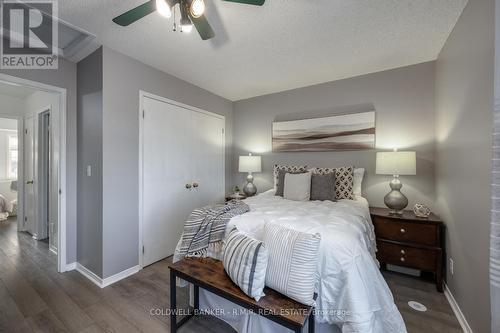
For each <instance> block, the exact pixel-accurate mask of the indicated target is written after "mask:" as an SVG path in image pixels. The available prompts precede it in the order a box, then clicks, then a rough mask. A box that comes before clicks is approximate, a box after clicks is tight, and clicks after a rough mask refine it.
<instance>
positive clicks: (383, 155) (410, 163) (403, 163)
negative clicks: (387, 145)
mask: <svg viewBox="0 0 500 333" xmlns="http://www.w3.org/2000/svg"><path fill="white" fill-rule="evenodd" d="M375 173H376V174H377V175H399V176H401V175H403V176H410V175H416V174H417V158H416V154H415V152H414V151H391V152H378V153H377V166H376V171H375Z"/></svg>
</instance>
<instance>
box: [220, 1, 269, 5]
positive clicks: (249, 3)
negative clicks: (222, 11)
mask: <svg viewBox="0 0 500 333" xmlns="http://www.w3.org/2000/svg"><path fill="white" fill-rule="evenodd" d="M224 1H228V2H237V3H244V4H246V5H255V6H262V5H263V4H264V2H266V0H224Z"/></svg>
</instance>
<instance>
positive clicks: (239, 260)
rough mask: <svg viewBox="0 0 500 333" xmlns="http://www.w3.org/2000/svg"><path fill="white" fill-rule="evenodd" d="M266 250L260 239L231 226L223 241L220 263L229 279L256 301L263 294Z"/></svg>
mask: <svg viewBox="0 0 500 333" xmlns="http://www.w3.org/2000/svg"><path fill="white" fill-rule="evenodd" d="M267 258H268V252H267V249H266V247H265V246H264V244H263V243H262V242H261V241H258V240H256V239H253V238H251V237H248V236H247V235H245V234H243V233H241V232H239V231H238V229H237V228H233V230H231V232H230V233H229V235H228V236H227V237H226V239H225V240H224V243H223V255H222V264H223V265H224V269H225V271H226V273H227V274H228V275H229V277H230V278H231V280H232V281H233V282H234V283H235V284H236V285H237V286H238V287H240V289H241V290H242V291H243V292H244V293H245V294H247V295H248V296H250V297H252V298H254V299H255V300H256V301H257V302H258V301H259V299H260V298H261V297H262V296H264V293H263V290H264V287H265V280H266V268H267Z"/></svg>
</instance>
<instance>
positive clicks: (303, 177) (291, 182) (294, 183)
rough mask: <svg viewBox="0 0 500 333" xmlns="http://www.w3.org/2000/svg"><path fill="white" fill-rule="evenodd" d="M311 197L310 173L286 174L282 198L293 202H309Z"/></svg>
mask: <svg viewBox="0 0 500 333" xmlns="http://www.w3.org/2000/svg"><path fill="white" fill-rule="evenodd" d="M310 197H311V173H310V172H306V173H298V174H293V173H287V174H285V184H284V188H283V198H285V199H288V200H295V201H309V199H310Z"/></svg>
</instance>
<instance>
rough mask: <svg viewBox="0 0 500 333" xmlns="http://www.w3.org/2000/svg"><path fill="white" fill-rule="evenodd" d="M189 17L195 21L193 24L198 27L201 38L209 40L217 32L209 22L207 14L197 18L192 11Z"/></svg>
mask: <svg viewBox="0 0 500 333" xmlns="http://www.w3.org/2000/svg"><path fill="white" fill-rule="evenodd" d="M189 18H190V19H191V22H193V25H194V27H195V28H196V30H198V33H199V34H200V37H201V39H203V40H207V39H210V38H214V37H215V32H214V30H213V29H212V27H211V26H210V24H209V23H208V20H207V18H206V17H205V15H202V16H200V17H198V18H196V17H193V15H191V13H189Z"/></svg>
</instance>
